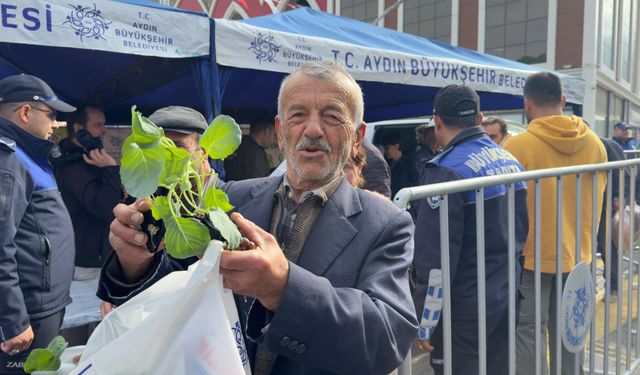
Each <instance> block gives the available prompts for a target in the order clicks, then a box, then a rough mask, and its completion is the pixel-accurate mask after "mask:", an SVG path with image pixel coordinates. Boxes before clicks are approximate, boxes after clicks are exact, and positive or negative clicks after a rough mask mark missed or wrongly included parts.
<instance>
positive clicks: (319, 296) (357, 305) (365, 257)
mask: <svg viewBox="0 0 640 375" xmlns="http://www.w3.org/2000/svg"><path fill="white" fill-rule="evenodd" d="M281 182H282V176H280V177H267V178H260V179H253V180H246V181H240V182H235V183H234V182H231V183H228V184H227V185H225V187H224V189H225V190H226V192H227V194H229V200H230V202H232V203H233V204H234V205H235V206H236V210H237V211H238V212H240V213H241V214H242V215H243V216H244V217H245V218H247V219H248V220H251V221H253V222H254V223H255V224H256V225H258V226H260V227H261V228H268V227H269V223H270V220H271V210H272V207H273V195H274V192H275V191H276V189H277V188H278V187H279V186H280V184H281ZM412 234H413V224H412V223H411V218H410V217H409V214H407V213H406V212H401V211H400V210H399V209H397V208H396V207H394V206H393V205H392V204H391V202H389V201H387V200H384V199H381V198H379V197H376V196H374V195H373V194H371V193H369V192H366V191H363V190H359V189H354V188H353V187H351V185H349V184H348V183H347V182H346V181H343V182H342V183H341V185H340V186H339V187H338V189H337V190H336V191H335V192H334V193H333V195H332V196H331V197H330V198H329V200H328V201H327V202H326V203H325V204H324V206H323V208H322V210H321V212H320V214H319V215H318V217H317V219H316V222H315V224H314V226H313V228H312V229H311V232H310V233H309V236H308V237H307V240H306V241H305V243H304V246H303V248H302V252H301V254H300V258H299V259H298V262H297V263H296V264H293V263H291V264H290V268H289V280H288V284H287V288H286V290H285V293H284V295H283V297H282V301H281V303H280V306H279V307H278V310H277V311H276V312H275V314H274V316H273V319H272V320H271V323H270V326H269V328H268V330H266V332H265V333H262V332H261V328H263V326H264V314H265V313H266V310H265V308H264V307H263V306H262V305H261V304H260V303H259V301H255V302H254V300H253V299H251V298H249V299H247V300H245V299H243V298H237V299H236V303H237V305H238V310H239V314H240V321H241V322H242V324H243V329H244V332H245V334H246V335H247V338H248V340H247V341H246V343H247V352H248V354H249V357H250V360H251V362H252V363H253V361H254V354H255V350H256V346H257V345H258V344H259V345H262V346H263V347H264V348H266V350H268V351H270V352H272V353H275V354H276V355H277V356H278V357H277V359H276V361H275V363H274V364H273V369H272V371H271V374H299V375H320V374H331V373H339V374H388V373H389V372H391V371H392V370H393V369H394V368H395V367H397V366H398V365H399V364H400V362H402V360H403V359H404V357H405V356H406V354H407V353H408V351H409V349H410V347H411V343H412V342H413V340H414V339H415V337H416V332H417V327H416V325H417V322H416V317H415V310H414V309H413V306H412V304H411V296H410V293H409V281H408V275H407V269H408V267H409V264H410V263H411V258H412V256H413V242H412ZM112 257H113V256H112ZM168 258H169V257H167V256H165V255H164V252H162V253H159V254H158V255H157V256H156V259H155V261H156V262H155V264H154V266H153V267H152V268H151V271H150V272H149V274H148V278H146V279H145V280H142V281H141V282H140V283H139V284H138V285H131V286H129V287H128V288H127V285H125V284H123V283H119V282H117V281H116V280H114V276H116V275H113V274H112V275H108V271H109V268H110V266H112V263H113V262H110V260H111V259H112V258H110V259H108V260H107V263H106V264H105V267H106V269H103V275H102V279H101V285H100V289H99V296H100V298H102V299H105V300H109V301H112V302H115V303H116V304H119V303H122V302H123V301H125V300H126V299H127V298H130V297H131V296H132V295H135V294H136V293H138V292H140V291H141V290H142V289H144V288H146V287H148V286H149V285H151V284H152V283H153V282H155V281H156V280H157V279H159V278H160V277H162V276H164V275H166V274H167V273H169V272H172V271H173V270H174V269H180V268H177V266H178V264H177V263H176V262H175V261H171V260H170V259H168ZM117 268H118V267H113V268H112V271H116V273H117ZM105 271H106V272H105ZM116 278H117V277H116Z"/></svg>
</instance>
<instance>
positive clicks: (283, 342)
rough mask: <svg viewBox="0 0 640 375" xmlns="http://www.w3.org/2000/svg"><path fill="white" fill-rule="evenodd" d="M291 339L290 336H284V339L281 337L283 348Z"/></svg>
mask: <svg viewBox="0 0 640 375" xmlns="http://www.w3.org/2000/svg"><path fill="white" fill-rule="evenodd" d="M289 341H291V339H290V338H289V336H285V337H283V338H282V339H280V346H282V347H283V348H286V347H287V345H289Z"/></svg>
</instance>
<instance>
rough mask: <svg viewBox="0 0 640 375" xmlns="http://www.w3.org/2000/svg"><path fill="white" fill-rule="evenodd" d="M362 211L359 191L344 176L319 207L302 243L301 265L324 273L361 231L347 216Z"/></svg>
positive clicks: (299, 263)
mask: <svg viewBox="0 0 640 375" xmlns="http://www.w3.org/2000/svg"><path fill="white" fill-rule="evenodd" d="M361 211H362V206H361V205H360V198H359V197H358V193H357V192H356V190H355V189H354V188H353V187H351V185H349V183H348V182H347V180H346V179H345V180H344V181H343V182H342V183H341V184H340V186H339V187H338V189H336V191H335V192H334V193H333V195H332V196H331V198H329V200H328V201H327V202H326V203H325V205H324V207H323V208H322V211H320V214H319V215H318V217H317V219H316V222H315V224H314V225H313V229H311V232H310V233H309V236H308V237H307V240H306V241H305V243H304V246H303V247H302V252H301V254H300V259H298V265H299V266H300V267H302V268H305V269H306V270H308V271H310V272H312V273H313V274H315V275H323V274H324V273H325V272H326V270H327V269H328V268H329V267H330V266H331V264H332V263H333V261H334V260H335V259H336V258H337V257H338V256H339V255H340V253H342V251H344V249H345V248H346V247H347V245H348V244H349V242H351V240H352V239H353V237H355V235H356V234H358V229H357V228H356V227H354V226H353V225H352V224H351V222H350V221H349V220H348V218H349V217H350V216H353V215H355V214H358V213H360V212H361Z"/></svg>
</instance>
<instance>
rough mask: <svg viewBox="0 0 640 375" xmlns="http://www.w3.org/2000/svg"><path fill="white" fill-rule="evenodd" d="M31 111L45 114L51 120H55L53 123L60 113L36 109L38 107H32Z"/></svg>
mask: <svg viewBox="0 0 640 375" xmlns="http://www.w3.org/2000/svg"><path fill="white" fill-rule="evenodd" d="M31 109H34V110H36V111H39V112H44V113H45V115H46V116H47V117H48V118H49V119H50V120H53V121H55V120H56V116H57V115H58V112H56V111H49V110H46V109H41V108H36V107H31Z"/></svg>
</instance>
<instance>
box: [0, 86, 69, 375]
mask: <svg viewBox="0 0 640 375" xmlns="http://www.w3.org/2000/svg"><path fill="white" fill-rule="evenodd" d="M74 110H75V108H74V107H72V106H70V105H68V104H66V103H64V102H63V101H61V100H59V99H58V98H57V97H56V94H55V93H54V92H53V90H52V89H51V87H49V85H47V84H46V83H45V82H44V81H42V80H41V79H39V78H37V77H34V76H30V75H16V76H10V77H7V78H4V79H3V80H0V342H1V344H0V349H1V351H0V373H1V374H12V373H21V374H22V373H24V372H23V371H22V367H23V365H24V360H25V358H26V357H27V355H28V354H29V352H31V350H33V349H35V348H43V347H46V346H47V345H48V344H49V342H50V341H51V340H52V339H53V338H54V337H55V336H56V335H57V334H58V333H59V332H60V325H61V324H62V318H63V316H64V308H65V306H67V305H68V304H69V303H71V297H70V296H69V288H70V286H71V278H72V276H73V257H74V255H75V248H74V242H73V228H72V226H71V219H70V218H69V213H68V212H67V209H66V208H65V206H64V203H63V202H62V199H61V198H60V193H59V192H58V188H57V186H56V182H55V180H54V179H53V174H52V171H51V166H50V165H49V162H48V161H47V158H48V156H49V151H50V150H51V148H52V146H53V143H52V142H51V141H49V140H48V139H49V138H50V137H51V135H52V134H53V128H54V127H55V124H56V111H60V112H71V111H74Z"/></svg>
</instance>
